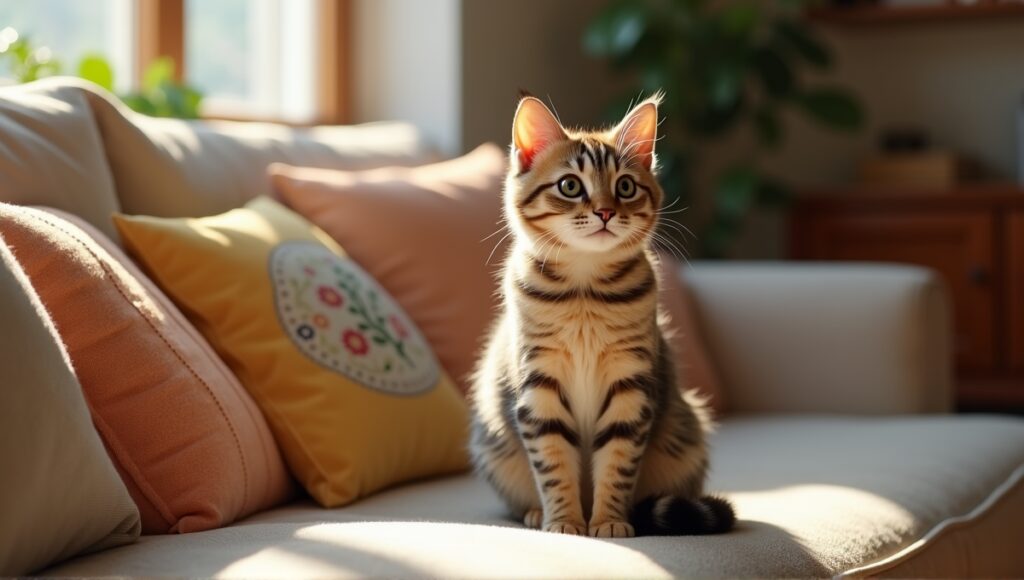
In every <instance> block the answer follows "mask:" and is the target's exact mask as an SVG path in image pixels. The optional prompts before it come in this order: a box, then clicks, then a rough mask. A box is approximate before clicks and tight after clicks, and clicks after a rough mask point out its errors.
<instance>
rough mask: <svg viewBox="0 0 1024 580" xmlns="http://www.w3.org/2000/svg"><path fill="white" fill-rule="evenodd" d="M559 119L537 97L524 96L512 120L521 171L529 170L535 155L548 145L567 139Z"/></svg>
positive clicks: (514, 141)
mask: <svg viewBox="0 0 1024 580" xmlns="http://www.w3.org/2000/svg"><path fill="white" fill-rule="evenodd" d="M565 138H566V136H565V131H564V130H563V129H562V125H561V124H560V123H559V122H558V119H556V118H555V116H554V115H552V114H551V111H549V110H548V108H547V107H545V106H544V103H542V102H541V101H540V99H538V98H536V97H523V98H522V100H520V101H519V108H518V109H516V118H515V120H514V121H512V145H513V146H514V147H515V149H516V155H517V156H518V158H519V169H520V171H529V170H530V166H531V165H532V164H533V159H534V157H536V156H537V154H538V153H540V152H541V151H543V150H544V149H545V148H546V147H548V146H549V145H551V144H552V143H555V142H557V141H561V140H563V139H565Z"/></svg>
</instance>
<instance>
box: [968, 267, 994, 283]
mask: <svg viewBox="0 0 1024 580" xmlns="http://www.w3.org/2000/svg"><path fill="white" fill-rule="evenodd" d="M967 277H968V278H969V279H970V281H971V283H972V284H974V285H975V286H984V285H985V284H988V281H989V274H988V268H986V267H984V266H974V267H972V268H971V270H970V271H969V272H968V273H967Z"/></svg>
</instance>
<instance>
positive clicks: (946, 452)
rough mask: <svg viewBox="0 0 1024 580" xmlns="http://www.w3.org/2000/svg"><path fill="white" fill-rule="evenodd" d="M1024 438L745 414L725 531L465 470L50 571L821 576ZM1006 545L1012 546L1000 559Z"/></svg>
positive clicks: (887, 539)
mask: <svg viewBox="0 0 1024 580" xmlns="http://www.w3.org/2000/svg"><path fill="white" fill-rule="evenodd" d="M1022 442H1024V421H1021V420H1020V419H1002V418H992V417H983V416H979V417H963V416H961V417H949V416H935V417H907V418H840V417H829V416H803V417H801V416H782V417H774V418H760V419H758V418H733V419H727V420H726V421H725V422H724V423H723V424H722V426H721V428H720V431H719V432H718V433H717V434H716V435H715V436H714V437H713V439H712V445H713V448H714V454H713V456H712V478H711V482H710V487H711V488H713V489H716V490H717V489H721V490H724V491H725V492H726V493H727V495H728V496H729V497H730V498H731V499H732V500H733V501H734V502H735V504H736V510H737V514H738V516H739V520H740V522H739V524H738V527H737V529H736V530H735V531H734V532H732V533H729V534H725V535H721V536H705V537H681V538H671V537H646V538H633V539H628V540H595V539H587V538H577V537H569V536H556V535H550V534H545V533H543V532H534V531H527V530H523V529H522V528H521V527H519V526H517V525H515V524H512V523H510V522H508V521H506V520H505V519H504V515H503V511H502V506H501V504H500V502H499V501H498V499H497V498H496V497H495V496H494V495H493V492H491V491H490V489H489V488H488V487H487V485H486V484H484V483H481V482H478V481H476V480H474V479H472V478H470V477H460V478H452V479H444V480H437V481H432V482H426V483H420V484H414V485H410V486H406V487H402V488H399V489H396V490H392V491H390V492H385V493H382V494H379V495H377V496H374V497H371V498H369V499H367V500H364V501H362V502H360V503H357V504H354V505H352V506H350V507H347V508H345V509H339V510H331V511H323V510H319V509H316V508H314V507H312V506H311V505H309V504H296V505H293V506H288V507H284V508H279V509H276V510H273V511H271V512H266V513H263V514H259V515H257V516H255V517H253V518H250V519H248V520H246V521H244V522H242V523H241V524H239V525H236V526H234V527H231V528H226V529H222V530H216V531H212V532H204V533H203V534H196V535H191V536H176V537H166V538H144V539H143V541H142V542H140V544H138V545H136V546H131V547H128V548H122V549H119V550H112V551H109V552H106V553H103V554H98V555H94V556H90V557H87V558H84V559H81V560H78V561H76V562H72V563H70V564H68V565H66V566H60V567H57V568H55V569H53V570H50V571H49V572H51V573H54V574H58V575H62V574H67V575H78V574H83V575H85V574H134V575H165V574H175V575H191V576H206V575H210V576H225V577H243V576H254V575H257V576H262V577H286V576H290V575H295V574H297V573H299V574H301V575H304V576H321V577H323V576H339V577H344V576H358V575H371V576H433V577H474V578H477V577H520V578H525V577H551V578H567V577H595V578H596V577H606V578H622V577H648V578H654V577H666V578H667V577H696V578H700V577H712V576H714V577H736V576H756V577H807V576H815V577H823V576H830V575H835V574H841V573H843V572H846V571H848V570H851V569H854V568H857V567H859V566H863V565H865V564H869V563H872V562H877V561H880V560H884V559H885V558H888V557H889V556H891V555H894V554H897V553H898V552H899V551H900V550H902V549H904V548H906V547H907V546H910V545H912V544H913V543H914V542H915V541H917V540H918V539H920V538H922V537H924V536H925V535H926V534H927V533H928V532H929V531H930V530H932V529H934V528H936V527H937V526H939V525H941V524H942V522H943V521H945V520H947V519H949V518H954V517H957V516H962V515H965V514H968V513H970V512H972V510H974V509H975V508H976V507H978V506H979V505H981V504H983V503H984V502H986V500H988V499H989V498H990V496H992V494H993V492H994V491H995V490H997V488H998V487H999V486H1000V484H1003V483H1004V482H1007V481H1008V480H1009V479H1010V478H1011V477H1012V476H1013V474H1014V472H1015V470H1018V469H1020V468H1021V466H1022V465H1024V445H1022ZM1021 486H1024V483H1021V482H1017V483H1016V485H1014V486H1011V489H1012V490H1014V491H1015V492H1017V491H1018V490H1019V489H1020V487H1021ZM1004 507H1005V508H1006V509H1010V510H1017V511H1009V512H1006V514H1005V516H1006V517H1005V518H1004V520H1003V526H1002V527H1001V529H998V530H996V531H997V532H998V533H1000V534H1003V535H1010V537H1018V538H1019V537H1021V534H1022V533H1024V513H1022V512H1021V511H1020V510H1021V509H1022V507H1024V506H1021V504H1020V503H1019V502H1017V503H1013V502H1007V505H1005V506H1004ZM409 522H413V523H409ZM967 525H973V524H967ZM964 529H969V528H964ZM977 543H982V544H983V543H984V539H983V538H979V539H978V541H977ZM996 545H1000V544H996ZM952 549H954V550H956V551H955V552H953V553H945V554H943V555H942V556H941V557H942V558H946V559H947V561H956V562H957V563H958V567H957V568H954V570H956V571H957V572H958V573H961V572H962V573H964V574H971V575H983V574H985V573H986V571H988V570H1004V571H1005V570H1013V571H1014V572H1015V573H1014V574H1011V575H1016V576H1019V575H1021V574H1022V573H1024V569H1021V568H1020V567H1019V564H1018V567H1016V568H1014V567H1013V566H1014V564H1013V562H1015V561H1016V562H1019V559H1018V560H1012V558H1015V557H1016V556H1015V555H1014V554H1002V553H999V552H995V553H991V552H986V551H985V550H984V549H982V550H981V551H973V552H972V551H969V550H967V549H958V548H957V547H956V546H954V547H953V548H952ZM976 555H978V556H984V557H982V558H980V559H978V560H974V559H972V556H976ZM915 557H917V558H928V557H935V556H933V555H929V554H928V552H927V551H923V552H921V553H920V554H919V555H917V556H915ZM999 558H1004V559H1005V558H1010V559H1011V560H1010V561H1009V564H1004V565H1002V567H999V565H998V564H997V565H996V566H993V564H992V562H990V561H991V560H993V559H999ZM297 571H298V572H297Z"/></svg>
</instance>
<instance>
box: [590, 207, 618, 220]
mask: <svg viewBox="0 0 1024 580" xmlns="http://www.w3.org/2000/svg"><path fill="white" fill-rule="evenodd" d="M594 215H596V216H597V217H599V218H601V221H603V222H604V223H608V220H610V219H612V218H613V217H615V210H614V209H611V208H608V207H604V208H601V209H595V210H594Z"/></svg>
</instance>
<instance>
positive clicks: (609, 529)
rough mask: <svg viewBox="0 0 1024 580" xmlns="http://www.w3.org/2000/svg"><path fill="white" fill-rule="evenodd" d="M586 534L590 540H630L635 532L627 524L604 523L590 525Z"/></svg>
mask: <svg viewBox="0 0 1024 580" xmlns="http://www.w3.org/2000/svg"><path fill="white" fill-rule="evenodd" d="M587 534H588V535H589V536H590V537H592V538H632V537H633V536H635V535H636V531H635V530H634V529H633V525H632V524H630V523H629V522H604V523H603V524H591V525H590V528H589V529H588V530H587Z"/></svg>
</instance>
